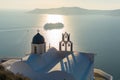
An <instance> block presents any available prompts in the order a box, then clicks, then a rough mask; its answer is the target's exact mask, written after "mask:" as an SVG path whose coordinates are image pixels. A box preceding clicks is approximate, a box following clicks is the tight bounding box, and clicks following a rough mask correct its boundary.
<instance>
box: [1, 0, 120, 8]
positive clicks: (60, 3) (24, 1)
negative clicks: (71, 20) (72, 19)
mask: <svg viewBox="0 0 120 80" xmlns="http://www.w3.org/2000/svg"><path fill="white" fill-rule="evenodd" d="M68 6H70V7H71V6H77V7H82V8H87V9H120V0H0V9H34V8H54V7H68Z"/></svg>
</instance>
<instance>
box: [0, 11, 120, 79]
mask: <svg viewBox="0 0 120 80" xmlns="http://www.w3.org/2000/svg"><path fill="white" fill-rule="evenodd" d="M50 22H51V23H55V22H61V23H63V24H64V27H63V28H51V29H47V30H45V29H44V25H45V24H46V23H50ZM38 31H39V33H40V34H41V35H43V36H44V37H45V41H46V46H47V49H49V46H50V47H55V48H56V49H58V47H59V45H58V44H59V42H60V41H61V39H62V33H65V32H67V33H70V35H71V36H70V39H71V41H72V42H73V47H74V51H79V52H86V53H94V54H95V68H98V69H102V70H104V71H105V72H107V73H109V74H111V75H112V76H113V79H114V80H120V62H119V61H120V16H111V15H89V14H87V15H57V14H31V13H27V11H12V10H10V11H9V10H7V11H6V10H0V58H19V57H23V56H25V55H26V54H30V53H31V42H32V38H33V36H34V35H35V34H36V33H37V32H38ZM58 50H59V49H58Z"/></svg>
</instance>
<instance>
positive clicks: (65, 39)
mask: <svg viewBox="0 0 120 80" xmlns="http://www.w3.org/2000/svg"><path fill="white" fill-rule="evenodd" d="M59 50H60V51H73V43H72V42H71V41H70V34H68V33H67V32H65V33H64V34H62V41H60V42H59Z"/></svg>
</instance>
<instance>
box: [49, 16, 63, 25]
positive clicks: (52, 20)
mask: <svg viewBox="0 0 120 80" xmlns="http://www.w3.org/2000/svg"><path fill="white" fill-rule="evenodd" d="M47 23H64V19H63V16H62V15H47Z"/></svg>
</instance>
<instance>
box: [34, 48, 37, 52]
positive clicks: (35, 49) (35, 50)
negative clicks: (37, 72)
mask: <svg viewBox="0 0 120 80" xmlns="http://www.w3.org/2000/svg"><path fill="white" fill-rule="evenodd" d="M34 53H35V54H36V53H37V47H36V46H35V47H34Z"/></svg>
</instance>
